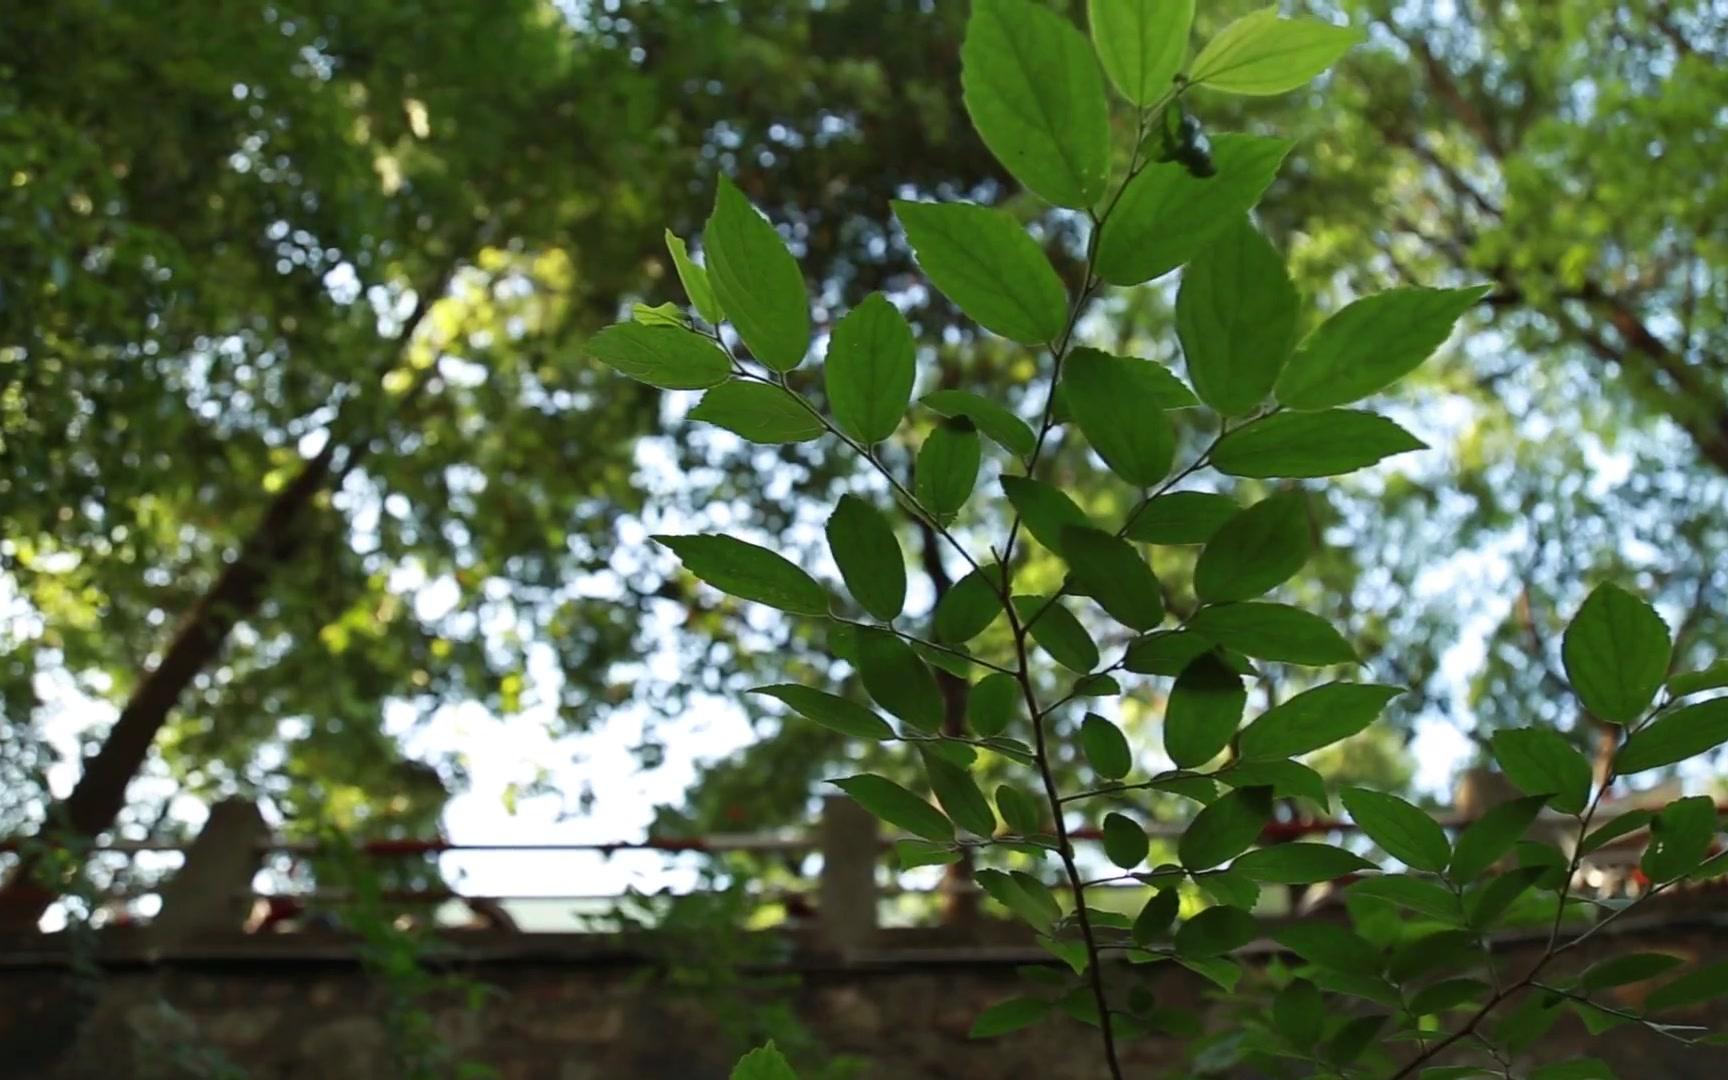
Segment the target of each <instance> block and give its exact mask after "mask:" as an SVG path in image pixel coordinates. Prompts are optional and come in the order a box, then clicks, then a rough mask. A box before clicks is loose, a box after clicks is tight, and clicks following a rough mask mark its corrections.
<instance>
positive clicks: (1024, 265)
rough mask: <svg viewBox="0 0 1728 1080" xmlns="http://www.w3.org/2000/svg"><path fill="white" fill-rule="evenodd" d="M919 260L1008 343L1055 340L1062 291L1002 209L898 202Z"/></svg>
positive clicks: (1063, 318) (1064, 314)
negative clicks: (1006, 339) (1008, 341)
mask: <svg viewBox="0 0 1728 1080" xmlns="http://www.w3.org/2000/svg"><path fill="white" fill-rule="evenodd" d="M894 216H895V217H897V218H899V219H900V224H901V226H902V227H904V228H905V230H906V239H907V240H908V241H910V242H911V244H912V250H913V253H914V254H916V255H917V256H918V265H919V266H921V267H923V268H924V273H926V274H927V275H929V277H930V281H931V283H932V284H934V285H935V286H936V288H938V289H940V290H941V291H942V294H943V295H944V296H946V297H948V299H950V300H952V301H954V303H955V304H957V305H958V306H959V308H960V310H961V311H963V312H965V313H966V314H967V315H968V316H969V317H971V318H972V319H973V320H974V321H976V322H977V323H978V325H980V326H982V327H984V329H986V330H990V331H992V332H994V333H997V334H1001V335H1002V336H1003V337H1005V338H1008V339H1009V340H1010V341H1018V342H1022V343H1023V344H1027V345H1039V344H1043V343H1044V342H1048V341H1053V340H1054V339H1055V338H1056V337H1057V336H1058V335H1059V334H1061V333H1062V327H1063V326H1064V325H1066V323H1067V321H1068V292H1067V290H1066V289H1064V288H1063V287H1062V279H1061V278H1059V277H1057V276H1056V271H1055V270H1054V269H1052V268H1051V266H1050V260H1048V259H1046V258H1045V257H1044V252H1043V250H1042V249H1041V248H1039V246H1038V243H1037V241H1035V240H1033V239H1032V238H1031V237H1030V236H1028V235H1026V230H1024V229H1022V228H1021V227H1020V225H1019V223H1018V222H1016V221H1015V220H1014V219H1013V218H1011V217H1009V216H1008V215H1007V214H1005V213H1003V212H1002V211H1000V210H992V209H990V208H989V207H984V206H974V205H973V204H971V203H921V202H906V201H903V200H902V201H896V202H895V203H894Z"/></svg>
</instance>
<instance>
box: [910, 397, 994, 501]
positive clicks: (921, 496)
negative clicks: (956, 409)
mask: <svg viewBox="0 0 1728 1080" xmlns="http://www.w3.org/2000/svg"><path fill="white" fill-rule="evenodd" d="M980 456H981V454H980V450H979V446H978V430H977V429H976V428H975V427H973V426H972V421H970V420H968V419H966V418H965V417H960V418H958V419H955V420H944V421H942V423H941V424H939V425H937V426H936V428H935V429H934V430H933V431H931V432H930V434H929V436H928V437H927V438H926V439H925V440H924V445H923V446H922V447H921V448H920V449H919V451H918V467H917V469H916V470H914V477H915V479H916V482H917V491H918V501H919V502H921V503H923V504H924V508H925V509H927V510H929V511H930V512H931V513H933V514H935V515H936V517H937V519H938V520H941V521H948V520H950V519H952V518H953V517H954V515H955V514H956V513H958V512H959V510H960V508H961V507H962V506H964V505H966V500H967V499H968V498H969V497H970V496H971V494H972V489H973V488H975V487H976V486H977V485H978V463H979V459H980Z"/></svg>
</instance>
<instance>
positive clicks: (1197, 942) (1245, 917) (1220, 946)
mask: <svg viewBox="0 0 1728 1080" xmlns="http://www.w3.org/2000/svg"><path fill="white" fill-rule="evenodd" d="M1259 936H1260V924H1259V923H1257V922H1255V921H1254V916H1252V915H1250V914H1248V913H1247V912H1246V911H1243V910H1242V909H1240V908H1233V907H1227V906H1224V905H1219V906H1218V907H1209V908H1207V909H1206V910H1205V911H1202V912H1200V913H1199V914H1198V915H1196V916H1194V917H1193V918H1192V919H1189V920H1188V921H1187V922H1185V923H1183V924H1182V925H1181V927H1180V928H1178V929H1177V931H1176V952H1177V953H1178V954H1179V955H1181V956H1183V957H1186V958H1192V959H1205V958H1206V957H1210V956H1219V955H1221V954H1223V953H1227V952H1230V951H1232V950H1234V949H1240V948H1241V947H1242V946H1244V945H1246V944H1248V943H1249V942H1250V941H1253V940H1254V939H1255V938H1256V937H1259Z"/></svg>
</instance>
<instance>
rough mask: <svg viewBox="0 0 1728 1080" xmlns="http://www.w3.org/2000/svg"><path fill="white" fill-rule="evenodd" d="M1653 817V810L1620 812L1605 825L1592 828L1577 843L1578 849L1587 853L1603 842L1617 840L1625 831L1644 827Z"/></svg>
mask: <svg viewBox="0 0 1728 1080" xmlns="http://www.w3.org/2000/svg"><path fill="white" fill-rule="evenodd" d="M1655 819H1656V814H1655V812H1654V811H1651V810H1628V811H1626V812H1625V813H1624V814H1621V815H1620V816H1619V817H1616V818H1614V819H1613V820H1612V821H1610V822H1608V823H1607V824H1606V825H1602V826H1600V827H1598V828H1597V829H1595V830H1593V831H1592V832H1591V833H1590V835H1588V836H1586V837H1585V838H1584V842H1583V843H1582V844H1579V845H1578V850H1579V851H1580V852H1581V853H1583V854H1585V855H1588V854H1590V853H1591V852H1592V851H1595V850H1597V849H1598V848H1600V847H1602V846H1603V845H1604V844H1607V843H1610V842H1612V841H1614V840H1617V839H1619V838H1620V837H1622V836H1625V835H1626V834H1627V833H1630V832H1636V831H1638V830H1639V829H1642V828H1644V826H1646V825H1648V824H1650V823H1651V822H1652V821H1654V820H1655Z"/></svg>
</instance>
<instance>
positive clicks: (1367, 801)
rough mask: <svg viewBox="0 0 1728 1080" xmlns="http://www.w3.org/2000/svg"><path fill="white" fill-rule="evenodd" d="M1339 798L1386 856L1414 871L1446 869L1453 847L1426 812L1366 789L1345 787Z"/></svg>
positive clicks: (1393, 797)
mask: <svg viewBox="0 0 1728 1080" xmlns="http://www.w3.org/2000/svg"><path fill="white" fill-rule="evenodd" d="M1342 798H1343V800H1344V808H1345V809H1346V810H1348V811H1349V812H1350V817H1351V818H1352V819H1353V820H1354V821H1355V822H1356V824H1357V825H1359V826H1361V828H1362V831H1363V832H1365V833H1367V834H1368V838H1369V839H1370V840H1373V841H1374V842H1375V843H1376V844H1379V845H1380V846H1381V847H1382V848H1384V849H1386V853H1387V854H1388V855H1391V856H1392V857H1393V858H1394V859H1397V860H1399V861H1400V862H1402V863H1404V864H1406V865H1408V866H1411V867H1414V868H1415V869H1417V870H1431V871H1433V872H1434V873H1439V872H1440V871H1442V870H1444V869H1446V864H1447V862H1449V861H1450V860H1451V858H1452V847H1451V845H1450V844H1448V843H1447V842H1446V831H1445V830H1444V829H1442V828H1441V827H1440V826H1439V824H1438V823H1437V822H1436V821H1435V820H1434V819H1433V818H1431V817H1429V816H1428V815H1427V814H1426V813H1425V812H1423V811H1421V810H1418V809H1416V807H1414V806H1411V805H1410V804H1409V803H1407V802H1405V801H1404V800H1403V799H1400V798H1398V797H1397V796H1396V795H1387V794H1384V793H1382V792H1378V791H1369V790H1367V789H1366V788H1345V789H1344V792H1343V795H1342Z"/></svg>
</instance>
